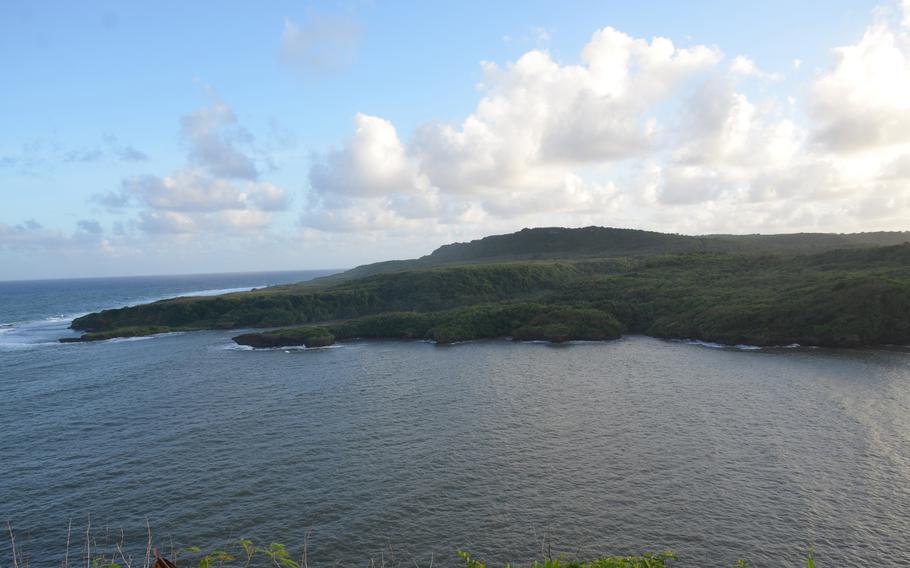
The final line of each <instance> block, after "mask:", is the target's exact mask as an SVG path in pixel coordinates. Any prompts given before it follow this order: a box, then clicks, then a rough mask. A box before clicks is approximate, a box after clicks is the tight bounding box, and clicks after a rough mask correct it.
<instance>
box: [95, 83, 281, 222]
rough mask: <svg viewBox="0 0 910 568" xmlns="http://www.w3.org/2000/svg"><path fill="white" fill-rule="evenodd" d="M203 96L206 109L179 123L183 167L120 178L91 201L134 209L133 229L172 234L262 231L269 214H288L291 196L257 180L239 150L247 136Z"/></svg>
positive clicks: (224, 108) (229, 113) (221, 105)
mask: <svg viewBox="0 0 910 568" xmlns="http://www.w3.org/2000/svg"><path fill="white" fill-rule="evenodd" d="M207 91H208V93H209V94H210V96H211V97H212V99H213V100H212V102H211V104H210V105H208V106H205V107H202V108H200V109H197V110H196V111H194V112H192V113H190V114H188V115H186V116H184V117H183V118H182V119H181V121H180V134H181V136H182V137H183V138H184V140H185V141H186V142H187V145H188V148H187V164H186V165H184V166H182V167H179V168H177V169H175V170H174V171H172V172H171V173H170V174H168V175H163V176H162V175H155V174H144V175H138V176H131V177H127V178H124V179H123V180H122V181H121V184H120V188H119V189H118V190H117V191H108V192H105V193H99V194H96V195H95V196H94V197H93V198H92V200H93V201H94V202H95V203H98V204H100V205H102V206H104V207H107V208H108V209H109V210H112V211H125V210H130V209H135V208H138V209H139V211H138V214H137V217H136V218H135V220H134V221H133V222H132V223H131V226H132V227H135V228H138V229H139V230H140V231H143V232H146V233H156V234H175V235H180V234H187V233H195V232H236V231H250V230H261V229H265V228H267V227H268V226H269V225H270V224H271V222H272V217H273V214H274V213H276V212H280V211H284V210H286V209H288V207H289V206H290V201H291V196H290V194H289V193H288V192H287V191H286V190H285V189H283V188H281V187H279V186H277V185H275V184H273V183H270V182H267V181H263V180H261V179H259V171H258V169H257V167H256V165H255V163H254V160H253V158H252V157H251V156H250V154H248V153H246V152H245V151H243V150H242V149H241V147H248V148H252V144H253V136H252V134H250V133H249V131H247V130H246V129H245V128H243V127H242V126H241V125H240V124H239V121H238V120H237V116H236V115H235V114H234V111H233V109H232V108H231V107H230V106H229V105H228V104H227V103H225V102H224V101H222V100H220V99H219V98H218V97H217V95H216V94H215V93H214V92H213V91H212V90H211V89H207ZM107 141H108V144H109V145H111V147H112V148H120V149H122V148H123V147H122V146H120V145H119V143H118V142H117V140H116V139H115V138H113V137H109V138H108V140H107ZM266 161H268V160H266Z"/></svg>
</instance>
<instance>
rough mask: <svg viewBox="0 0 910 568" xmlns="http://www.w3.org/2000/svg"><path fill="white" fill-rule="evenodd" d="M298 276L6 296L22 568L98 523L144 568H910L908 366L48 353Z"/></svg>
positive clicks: (883, 360)
mask: <svg viewBox="0 0 910 568" xmlns="http://www.w3.org/2000/svg"><path fill="white" fill-rule="evenodd" d="M307 276H308V275H305V274H304V275H301V274H297V275H288V274H285V275H283V276H281V275H233V276H207V277H200V278H202V280H200V281H195V282H182V283H180V285H179V286H178V285H177V283H175V282H173V281H172V282H170V283H168V282H166V281H160V282H157V283H155V282H153V281H143V282H142V283H140V282H135V281H124V280H116V281H112V280H103V281H101V280H99V281H95V282H94V283H91V284H87V283H86V281H69V282H70V283H66V282H56V283H53V282H45V283H0V302H2V304H0V321H2V322H3V323H5V324H7V327H6V331H3V332H2V335H0V337H2V339H0V521H3V522H4V524H5V522H6V521H9V522H10V523H11V525H12V526H13V528H14V530H15V531H16V534H17V535H18V538H19V542H20V543H21V544H22V545H23V547H24V549H26V550H27V551H28V552H29V553H30V554H31V558H32V561H31V564H32V565H33V566H44V565H52V564H53V563H57V562H58V561H59V560H60V558H61V556H62V554H63V549H64V546H65V542H66V534H67V526H68V524H69V523H70V521H72V523H73V527H74V529H73V530H74V532H78V530H84V527H85V523H86V519H87V518H89V517H90V518H91V523H92V526H94V527H95V528H96V530H99V531H102V532H103V531H107V530H113V531H119V530H121V529H122V530H123V531H124V533H123V534H124V537H125V541H126V543H127V550H128V551H129V552H131V553H133V554H136V555H142V554H143V553H144V547H145V538H146V536H145V531H146V521H148V523H149V524H150V526H151V527H152V530H153V532H154V535H155V539H156V542H157V543H159V544H161V545H162V546H164V543H174V545H175V546H190V545H197V546H202V547H216V546H221V545H223V544H224V543H226V542H228V541H230V540H231V539H236V538H239V537H241V536H242V537H248V538H252V539H254V540H256V541H257V542H264V543H268V542H272V541H278V542H284V543H286V544H288V545H289V547H290V548H291V549H292V550H293V551H294V552H299V551H300V549H301V547H302V545H303V542H304V540H305V539H306V540H307V541H308V547H307V548H308V557H309V565H310V566H334V565H335V564H336V563H338V564H340V565H355V566H367V565H368V564H369V561H370V559H371V558H372V559H375V561H376V562H377V563H379V562H380V561H381V560H380V559H381V558H382V559H386V560H388V558H389V555H390V554H391V555H392V556H393V558H394V559H395V560H394V561H393V563H395V564H396V565H398V564H399V563H400V564H401V565H412V566H413V565H414V564H415V563H416V564H418V565H419V566H428V565H429V563H430V560H431V559H432V560H433V562H434V566H436V565H440V566H446V565H455V563H456V560H457V559H456V557H455V550H457V549H465V550H470V551H472V552H473V553H474V554H475V555H476V556H478V557H480V558H481V559H483V560H487V561H490V562H493V563H495V564H500V563H504V562H505V561H510V560H511V561H517V562H522V561H528V560H531V559H533V558H534V557H535V556H539V554H540V553H541V550H543V549H549V550H551V551H552V553H553V554H558V553H565V554H569V555H575V554H577V555H581V556H584V557H590V556H594V555H598V554H605V553H623V554H626V553H639V552H642V551H646V550H654V551H658V550H664V549H672V550H674V551H676V552H677V553H678V554H680V556H681V561H680V562H679V563H678V564H677V565H678V566H680V567H696V566H698V567H703V566H730V565H732V563H733V562H734V561H735V560H736V559H737V558H741V557H742V558H746V559H748V560H750V561H751V562H753V563H754V565H755V566H757V567H775V568H778V567H787V566H801V565H803V562H802V559H803V558H804V557H805V554H806V552H807V551H808V550H809V548H810V547H813V548H814V549H815V551H816V558H817V559H818V560H819V565H820V566H826V567H838V568H840V567H844V566H910V537H908V536H907V535H908V534H910V353H908V352H906V351H905V350H900V349H891V350H881V349H879V350H874V349H869V350H825V349H801V348H794V349H777V350H754V349H748V348H746V347H747V346H743V348H741V349H735V348H734V349H725V348H718V347H717V346H713V345H705V344H702V345H699V344H692V343H686V342H670V341H661V340H656V339H652V338H647V337H636V336H632V337H627V338H625V339H622V340H619V341H613V342H605V343H584V342H581V343H572V344H567V345H560V346H553V345H548V344H545V343H515V342H510V341H482V342H469V343H464V344H458V345H451V346H444V347H443V346H436V345H433V344H430V343H426V342H420V341H411V342H405V341H353V342H346V343H343V344H341V345H339V346H336V347H333V348H326V349H312V350H310V349H286V350H283V349H279V350H266V351H252V350H245V349H239V348H237V347H236V346H234V345H233V343H232V342H231V341H230V337H231V335H232V334H233V333H232V332H221V331H217V332H196V333H184V334H166V335H162V336H157V337H154V338H144V339H135V340H112V341H107V342H100V343H93V344H57V343H53V342H52V341H51V339H53V336H55V335H59V334H60V333H63V334H65V333H66V330H65V325H66V318H67V317H69V316H70V315H71V314H75V313H80V312H84V311H89V310H93V309H97V308H100V307H108V306H112V305H121V304H130V303H135V302H139V301H142V300H148V299H153V298H157V297H160V296H166V295H172V294H175V293H186V292H192V291H196V292H201V291H204V290H212V289H228V288H245V287H258V286H262V285H266V284H272V283H279V282H282V281H285V282H286V281H289V279H290V280H294V279H297V280H299V279H302V278H305V277H307ZM257 278H258V279H257ZM153 280H154V279H153ZM73 282H77V283H76V284H73ZM79 282H81V283H79ZM175 286H178V287H181V290H177V289H176V288H174V287H175ZM48 318H59V319H60V320H61V321H57V319H48ZM42 326H44V327H42ZM51 328H52V331H48V329H51ZM42 338H43V339H42ZM74 540H78V539H76V538H75V537H74ZM76 554H78V546H77V552H76ZM9 565H11V562H10V549H9V545H8V543H6V542H3V543H2V544H0V566H9Z"/></svg>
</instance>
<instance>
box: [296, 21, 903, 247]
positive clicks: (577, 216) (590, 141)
mask: <svg viewBox="0 0 910 568" xmlns="http://www.w3.org/2000/svg"><path fill="white" fill-rule="evenodd" d="M905 13H906V12H905ZM906 42H907V34H906V32H904V31H900V30H895V29H894V27H893V26H891V27H889V26H888V25H887V24H885V23H876V24H873V25H871V26H870V27H869V29H868V30H867V32H866V34H865V35H864V36H863V37H862V39H861V40H860V41H859V42H858V43H857V44H855V45H850V46H845V47H842V48H838V49H837V50H835V51H834V54H835V58H834V61H833V65H832V67H831V68H830V70H828V71H825V72H823V73H820V74H819V75H818V76H817V77H816V78H815V80H814V83H813V85H812V88H811V89H810V90H809V95H810V98H809V100H808V101H807V104H806V105H803V104H801V103H802V101H799V100H797V98H796V96H797V93H796V92H793V91H791V92H790V93H787V92H785V93H782V94H777V93H776V91H777V89H776V90H775V92H774V93H767V92H762V91H759V93H758V94H756V93H755V92H753V91H749V94H747V92H745V91H741V90H740V88H739V85H740V83H742V81H740V80H739V79H741V78H743V77H750V78H753V79H760V80H765V81H777V80H779V79H781V78H782V77H781V75H779V74H777V73H772V72H769V71H766V70H763V69H762V68H760V67H759V66H758V65H757V64H756V63H755V62H754V61H753V60H752V59H750V58H748V57H746V56H743V55H741V56H738V57H735V58H733V59H732V60H730V61H729V62H728V63H726V64H724V65H721V61H722V54H721V53H720V51H719V50H718V49H717V48H713V47H707V46H694V47H688V48H679V47H677V46H675V45H674V44H673V43H672V42H671V41H670V40H669V39H665V38H654V39H652V40H644V39H640V38H634V37H631V36H629V35H627V34H624V33H622V32H620V31H618V30H615V29H612V28H604V29H602V30H599V31H597V32H595V33H594V34H593V35H592V37H591V40H590V42H589V43H588V44H587V45H586V46H585V47H584V49H583V50H582V53H581V56H580V61H579V63H577V64H571V63H570V64H565V63H561V62H559V61H557V60H555V59H554V58H553V57H552V56H551V55H550V54H549V53H548V52H546V51H544V50H540V49H532V50H530V51H528V52H526V53H525V54H523V55H522V56H521V57H519V58H518V59H517V60H516V61H515V62H514V63H509V64H506V65H498V64H495V63H490V62H483V63H482V68H483V72H484V79H483V81H482V83H481V87H480V88H481V90H482V93H483V94H482V96H481V98H480V100H479V101H478V103H477V105H476V108H475V109H474V110H473V111H472V112H471V113H470V114H469V115H468V116H467V117H465V118H464V120H462V121H461V122H460V123H459V124H451V123H434V122H430V123H425V124H423V125H421V126H418V127H417V128H415V129H414V130H413V131H412V132H411V133H410V136H407V137H406V138H403V137H402V135H401V133H400V132H399V131H398V130H397V129H396V128H395V126H394V125H393V124H392V123H391V122H389V121H387V120H385V119H383V118H380V117H374V116H366V115H358V116H357V117H356V119H355V122H356V130H355V132H354V134H353V135H352V136H351V138H350V139H349V140H348V141H347V142H346V143H345V144H344V145H343V146H342V147H341V148H340V149H334V150H329V151H328V152H326V153H324V154H322V155H321V156H319V158H318V159H317V160H316V163H315V164H314V165H313V167H312V169H311V171H310V180H311V186H312V188H313V192H312V194H311V197H310V199H309V201H308V207H307V211H306V212H305V213H304V215H303V216H302V219H301V222H302V224H303V225H306V226H310V227H318V228H319V229H320V230H322V231H331V230H345V231H354V230H366V231H408V230H429V229H430V228H432V227H437V226H462V227H464V226H470V227H475V228H476V230H477V231H478V232H479V233H485V232H489V231H493V230H508V229H510V228H514V227H517V226H521V225H528V226H530V225H533V224H539V223H544V224H559V223H563V224H570V225H579V224H582V223H607V224H609V223H610V222H613V221H615V220H617V219H621V220H622V221H623V222H624V224H625V225H627V226H628V225H632V226H643V227H651V228H657V229H665V230H688V231H692V232H704V231H708V232H712V231H719V230H728V231H735V232H742V231H768V230H849V229H851V228H852V229H877V228H900V227H901V222H900V221H899V219H900V212H904V213H910V210H908V209H902V208H904V207H905V205H906V206H907V207H910V198H907V197H906V195H907V194H908V193H910V188H908V187H907V182H908V181H910V166H908V165H907V164H910V160H908V159H907V158H906V156H910V72H908V63H907V62H908V56H907V54H908V51H907V46H906ZM800 66H801V61H800V60H799V59H793V62H792V67H793V69H794V70H796V69H799V68H800ZM804 107H807V108H808V109H809V111H810V112H809V115H808V117H806V116H804V115H803V114H802V113H801V109H803V108H804ZM863 150H869V151H863ZM872 150H874V151H872ZM876 203H877V204H878V206H876V205H875V204H876ZM863 216H866V217H863ZM864 218H866V219H868V220H870V223H871V225H869V226H863V224H862V223H863V219H864ZM417 227H420V228H419V229H418V228H417Z"/></svg>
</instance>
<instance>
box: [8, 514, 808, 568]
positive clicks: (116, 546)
mask: <svg viewBox="0 0 910 568" xmlns="http://www.w3.org/2000/svg"><path fill="white" fill-rule="evenodd" d="M146 529H147V539H146V541H145V542H144V543H143V547H144V548H143V553H142V554H141V555H139V556H133V555H131V554H130V553H128V552H127V550H126V545H125V543H124V536H123V532H122V531H121V532H120V533H119V536H116V535H115V536H116V537H115V538H113V539H112V538H111V534H110V532H109V531H105V534H104V535H99V534H98V533H97V530H96V531H95V532H93V527H92V525H91V522H90V521H89V522H87V523H86V527H85V532H84V533H82V535H81V538H82V544H81V546H80V547H79V550H72V548H73V546H72V545H73V539H72V537H73V532H72V523H70V525H69V528H68V530H67V538H66V547H65V549H64V557H63V560H62V561H61V562H60V567H61V568H155V567H156V564H155V558H156V556H157V555H158V554H159V549H158V548H157V547H156V546H154V543H153V538H152V530H151V527H150V526H149V525H148V523H146ZM7 530H8V533H9V540H10V562H11V564H10V565H9V566H11V567H12V568H31V556H30V555H29V554H28V553H27V551H26V550H24V548H23V546H22V545H21V544H19V543H17V540H16V534H15V532H14V531H13V528H12V526H11V525H10V523H9V522H7ZM308 546H309V533H307V535H305V537H304V542H303V546H302V548H301V550H300V552H299V553H297V554H295V553H292V552H291V550H289V549H288V547H287V546H285V545H284V544H281V543H277V542H272V543H268V544H257V543H255V542H254V541H252V540H250V539H247V538H241V539H235V540H231V541H230V542H228V543H227V544H226V545H225V546H223V547H220V548H217V549H211V550H203V549H202V548H200V547H197V546H189V547H183V548H179V547H175V546H174V545H173V543H170V545H169V546H167V547H162V549H161V550H162V551H163V552H162V553H161V556H162V557H165V558H167V559H169V560H170V561H172V562H173V563H175V564H176V565H177V566H179V567H181V568H187V567H192V568H196V567H198V568H265V567H274V568H310V562H309V558H308ZM44 552H46V551H44ZM388 552H389V554H388V556H386V554H385V553H383V554H381V555H380V558H379V560H378V562H377V561H376V559H370V560H369V563H368V564H369V566H370V568H402V567H403V566H406V567H411V566H413V567H414V568H422V567H421V566H420V564H419V563H418V562H417V561H416V560H415V559H414V558H408V559H406V560H407V561H406V562H405V560H402V559H398V558H396V555H395V553H394V550H393V549H392V547H391V545H390V546H389V551H388ZM541 552H542V556H543V557H542V558H540V559H538V560H535V561H533V562H532V563H531V564H529V565H525V567H526V568H672V566H674V563H675V561H677V560H679V557H678V556H677V555H676V554H675V553H674V552H672V551H664V552H660V553H652V552H645V553H643V554H641V555H638V556H602V557H598V558H593V559H587V560H585V559H578V558H574V557H567V556H557V557H553V556H552V554H551V553H550V552H549V549H547V550H546V551H541ZM456 559H457V560H456ZM3 562H4V560H3V559H0V568H2V567H3V566H4V564H3ZM435 562H436V560H435V559H434V558H433V556H431V557H430V561H429V564H428V565H427V566H426V568H433V567H434V563H435ZM443 564H444V565H453V564H454V565H455V566H458V567H459V568H461V567H463V568H495V567H494V566H493V565H489V566H488V564H486V563H484V562H482V561H480V560H479V559H477V558H476V557H474V556H472V555H471V554H470V553H469V552H466V551H464V550H458V551H455V552H454V553H453V555H452V557H451V561H450V562H445V561H444V562H443ZM332 566H333V568H334V567H335V566H337V564H333V565H332ZM750 566H751V564H750V563H749V562H747V561H746V560H738V561H737V562H736V563H735V564H734V565H733V567H732V568H749V567H750ZM806 567H807V568H816V564H815V560H814V557H813V553H812V552H811V551H810V553H809V555H808V557H807V559H806ZM503 568H522V565H518V564H505V566H504V567H503Z"/></svg>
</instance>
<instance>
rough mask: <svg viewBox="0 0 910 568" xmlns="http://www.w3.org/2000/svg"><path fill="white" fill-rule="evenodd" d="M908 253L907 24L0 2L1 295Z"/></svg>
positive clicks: (616, 5) (808, 5) (875, 13)
mask: <svg viewBox="0 0 910 568" xmlns="http://www.w3.org/2000/svg"><path fill="white" fill-rule="evenodd" d="M589 225H601V226H613V227H627V228H640V229H648V230H657V231H663V232H676V233H685V234H704V233H787V232H803V231H821V232H859V231H877V230H908V229H910V0H893V1H885V2H872V1H870V2H866V1H862V0H854V1H845V0H827V1H804V2H792V1H787V2H784V1H778V0H767V1H763V2H753V3H739V2H722V3H721V2H714V1H704V2H699V1H692V2H639V3H630V2H610V1H603V0H601V1H591V2H586V1H578V2H573V1H565V2H560V3H555V2H536V1H522V2H482V1H478V2H474V1H459V2H446V3H444V2H405V1H395V2H391V1H383V0H374V1H366V0H363V1H359V0H349V1H342V2H280V1H279V2H268V3H246V2H167V1H163V2H154V3H123V2H91V1H86V2H78V3H77V2H50V1H48V2H44V1H28V2H26V1H22V2H18V1H15V0H12V1H5V2H2V3H0V280H9V279H33V278H65V277H88V276H115V275H142V274H182V273H205V272H240V271H257V270H298V269H316V268H346V267H351V266H355V265H358V264H363V263H367V262H374V261H379V260H387V259H393V258H412V257H417V256H421V255H423V254H428V253H429V252H431V251H432V250H433V249H434V248H436V247H437V246H439V245H442V244H445V243H448V242H453V241H465V240H470V239H474V238H479V237H482V236H485V235H489V234H499V233H505V232H511V231H515V230H519V229H521V228H524V227H535V226H568V227H583V226H589Z"/></svg>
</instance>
